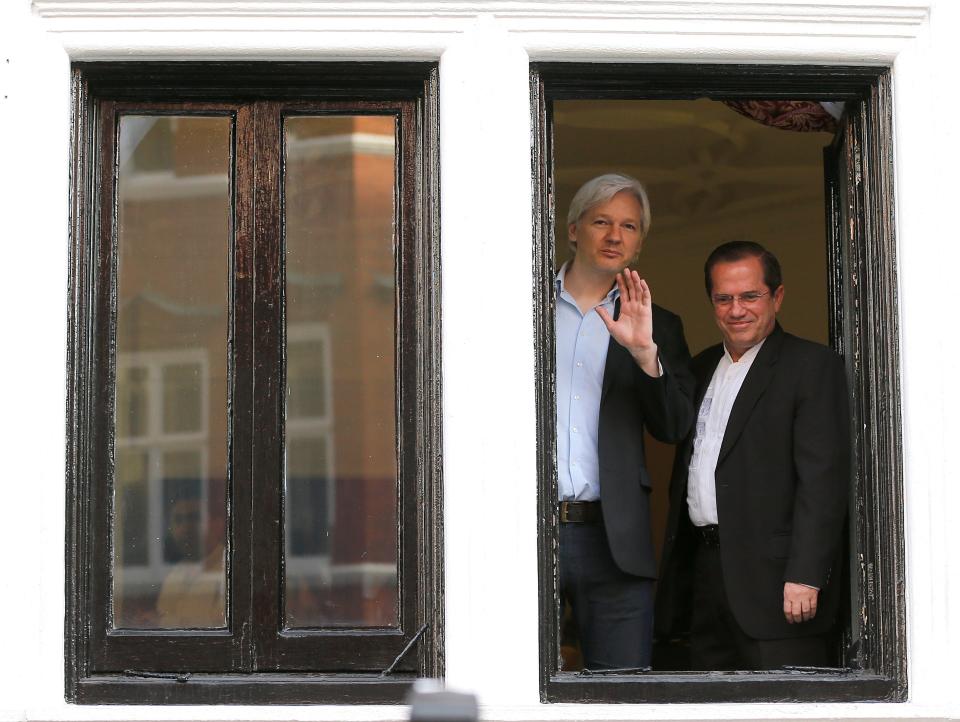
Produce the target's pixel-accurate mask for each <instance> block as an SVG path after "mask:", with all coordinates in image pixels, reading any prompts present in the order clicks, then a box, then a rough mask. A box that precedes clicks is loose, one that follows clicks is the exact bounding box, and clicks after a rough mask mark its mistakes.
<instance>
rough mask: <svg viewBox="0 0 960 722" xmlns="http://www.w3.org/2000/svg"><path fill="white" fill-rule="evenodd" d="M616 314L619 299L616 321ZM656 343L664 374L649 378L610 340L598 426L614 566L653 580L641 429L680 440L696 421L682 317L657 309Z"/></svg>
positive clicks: (602, 488)
mask: <svg viewBox="0 0 960 722" xmlns="http://www.w3.org/2000/svg"><path fill="white" fill-rule="evenodd" d="M619 313H620V302H619V301H618V302H617V305H616V308H615V309H614V317H617V316H618V315H619ZM653 340H654V342H655V343H656V344H657V350H658V354H659V358H660V365H661V366H662V367H663V375H662V376H661V377H659V378H653V377H651V376H647V374H646V373H645V372H644V371H643V369H641V368H640V367H639V366H637V363H636V362H635V361H634V360H633V357H632V356H630V353H629V352H628V351H627V350H626V349H625V348H624V347H623V346H621V345H620V344H618V343H617V342H616V341H614V340H613V338H611V339H610V345H609V347H608V349H607V361H606V365H605V366H604V369H603V389H602V391H601V395H600V419H599V426H598V429H597V437H598V441H597V445H598V447H599V448H598V449H597V452H598V456H599V462H600V502H601V505H602V508H603V521H604V525H605V527H606V531H607V539H608V541H609V544H610V551H611V553H612V554H613V558H614V561H616V563H617V566H619V567H620V568H621V569H622V570H623V571H625V572H627V573H628V574H634V575H637V576H641V577H649V578H651V579H653V578H655V577H656V573H657V568H656V562H655V561H654V556H653V543H652V538H651V532H650V500H649V496H650V487H651V483H650V474H649V472H648V471H647V463H646V454H645V451H644V444H643V430H644V428H646V429H647V430H648V431H650V433H651V434H653V436H654V437H655V438H657V439H659V440H660V441H665V442H667V443H677V442H679V441H681V440H682V439H683V438H684V437H685V436H686V435H687V431H689V429H690V425H691V424H692V423H693V376H692V375H691V373H690V352H689V350H688V349H687V342H686V340H685V339H684V337H683V324H682V323H681V322H680V318H679V316H677V315H676V314H673V313H671V312H670V311H667V310H666V309H663V308H661V307H660V306H657V305H656V304H654V306H653Z"/></svg>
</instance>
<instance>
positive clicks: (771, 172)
mask: <svg viewBox="0 0 960 722" xmlns="http://www.w3.org/2000/svg"><path fill="white" fill-rule="evenodd" d="M831 140H832V135H831V134H830V133H824V132H810V133H800V132H791V131H785V130H780V129H777V128H771V127H768V126H765V125H762V124H761V123H758V122H756V121H753V120H750V119H748V118H745V117H743V116H741V115H739V114H738V113H736V112H735V111H733V110H731V109H730V108H728V107H727V106H725V105H724V104H723V103H721V102H718V101H713V100H706V99H701V100H626V101H621V100H617V101H594V100H590V101H557V102H556V103H555V106H554V153H555V155H554V164H555V165H554V177H555V183H556V185H555V187H556V214H557V217H556V219H555V223H556V255H557V263H558V265H559V264H561V263H563V261H565V260H567V258H569V257H570V248H569V245H568V243H567V225H566V213H567V209H568V208H569V205H570V201H571V199H572V198H573V195H574V193H576V191H577V189H578V188H579V187H580V186H581V185H582V184H583V183H584V182H585V181H587V180H589V179H590V178H593V177H594V176H597V175H600V174H601V173H610V172H623V173H627V174H629V175H632V176H634V177H635V178H637V179H638V180H640V182H641V183H643V184H644V186H645V187H646V188H647V193H648V195H649V198H650V206H651V219H652V225H651V227H650V234H649V235H648V236H647V238H646V239H645V241H644V245H643V250H642V251H641V253H640V258H639V261H638V262H637V264H636V268H637V270H638V271H639V272H640V275H641V276H642V277H644V278H645V279H646V280H647V281H648V283H649V284H650V289H651V292H652V294H653V299H654V301H655V302H656V303H658V304H660V305H661V306H664V307H665V308H668V309H670V310H671V311H673V312H674V313H677V314H679V315H680V316H681V318H682V319H683V324H684V330H685V332H686V337H687V343H688V345H689V346H690V351H691V353H692V354H694V355H695V354H696V353H697V352H699V351H701V350H702V349H704V348H706V347H708V346H711V345H713V344H715V343H718V342H719V341H720V334H719V330H718V329H717V327H716V324H715V323H714V320H713V310H712V307H711V305H710V303H709V301H708V300H707V296H706V291H705V289H704V281H703V263H704V261H705V260H706V257H707V255H708V254H709V253H710V251H711V250H712V249H713V248H714V247H716V246H717V245H719V244H720V243H722V242H724V241H728V240H736V239H746V240H753V241H757V242H758V243H761V244H763V245H764V246H766V247H767V248H769V249H770V250H771V251H772V252H773V253H774V254H775V255H776V256H777V258H778V259H779V260H780V263H781V266H782V268H783V277H784V289H785V296H784V303H783V307H782V309H781V312H780V315H779V318H780V321H781V324H782V325H783V327H784V328H785V329H786V330H787V331H790V332H791V333H794V334H796V335H798V336H803V337H806V338H810V339H814V340H816V341H819V342H821V343H827V342H828V321H827V318H828V317H827V285H826V281H827V276H826V234H825V227H824V222H825V210H824V177H823V160H822V159H823V148H824V147H825V146H826V145H829V143H830V142H831ZM646 443H647V458H648V464H649V468H650V471H651V474H652V477H653V480H654V494H653V496H652V499H651V501H652V504H651V508H652V516H653V519H652V521H653V533H654V544H655V546H656V549H657V554H658V555H659V553H660V546H661V544H662V541H663V533H664V526H665V521H666V513H667V501H668V499H667V496H668V495H667V486H668V484H669V477H670V468H671V464H672V461H673V446H672V445H667V444H661V443H659V442H657V441H655V440H654V439H652V438H651V437H649V436H648V437H647V439H646Z"/></svg>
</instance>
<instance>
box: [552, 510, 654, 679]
mask: <svg viewBox="0 0 960 722" xmlns="http://www.w3.org/2000/svg"><path fill="white" fill-rule="evenodd" d="M559 581H560V594H561V597H562V598H564V599H566V600H567V601H568V602H569V603H570V607H571V609H572V610H573V617H574V620H575V621H576V623H577V629H578V631H579V633H580V649H581V651H582V653H583V665H584V667H586V668H587V669H633V668H642V667H649V666H650V654H651V648H652V640H653V580H652V579H646V578H644V577H635V576H633V575H632V574H627V573H626V572H624V571H622V570H621V569H620V567H618V566H617V564H616V562H614V561H613V557H612V556H611V554H610V545H609V544H608V543H607V534H606V531H605V530H604V527H603V522H602V521H601V522H599V523H595V524H561V525H560V580H559Z"/></svg>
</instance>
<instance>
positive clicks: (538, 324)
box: [530, 62, 907, 703]
mask: <svg viewBox="0 0 960 722" xmlns="http://www.w3.org/2000/svg"><path fill="white" fill-rule="evenodd" d="M530 91H531V93H530V97H531V118H532V121H533V153H532V166H533V167H532V178H533V186H534V188H533V197H534V225H533V259H532V260H533V275H534V293H533V307H534V334H535V345H536V349H535V355H536V399H537V435H538V438H537V441H538V443H537V469H538V478H539V479H540V483H539V489H538V512H539V514H538V517H539V518H538V566H539V572H540V573H539V614H540V699H541V701H542V702H632V703H665V702H694V703H697V702H775V701H790V702H849V701H859V700H874V701H877V700H879V701H895V702H900V701H905V700H906V699H907V668H906V664H907V663H906V618H905V599H904V589H903V583H902V580H903V570H904V558H905V557H904V555H905V552H904V526H903V478H902V476H903V451H902V443H901V438H902V430H901V414H900V400H901V394H900V361H899V335H900V331H899V316H898V308H897V295H896V294H897V288H898V286H897V267H896V237H895V232H894V231H895V225H894V214H893V208H894V195H893V166H892V158H893V153H892V145H893V133H892V99H891V73H890V69H889V68H886V67H866V66H830V65H823V66H817V65H747V64H729V65H708V64H695V63H603V64H600V63H559V62H543V63H532V64H531V68H530ZM701 97H707V98H711V99H718V100H719V99H737V100H747V99H754V98H755V99H784V100H804V99H808V100H843V101H847V103H848V105H849V106H850V108H851V109H849V110H848V112H847V113H846V115H845V123H846V126H845V129H844V140H845V145H844V148H843V156H842V158H841V157H837V156H838V153H839V152H840V151H838V150H836V149H834V150H833V151H827V153H826V154H825V159H826V160H825V166H826V167H829V163H830V162H831V160H830V159H831V158H834V161H833V162H835V163H839V164H840V165H839V166H838V167H842V168H843V169H845V171H846V172H845V177H843V178H839V179H835V182H833V183H830V179H829V178H825V182H826V183H827V185H826V188H827V193H826V205H827V208H826V213H827V235H828V239H827V240H826V243H827V249H828V252H827V258H828V268H827V272H828V284H827V286H828V297H829V298H828V302H829V306H830V308H829V313H830V337H831V343H832V344H833V345H834V347H835V348H836V349H837V351H839V352H840V353H841V354H843V355H844V359H845V363H846V365H847V371H848V377H849V379H850V401H851V430H852V434H853V435H852V441H853V450H854V451H853V453H854V463H853V469H854V471H853V473H854V478H853V480H852V484H853V488H854V491H853V494H852V495H851V509H852V510H858V511H859V515H858V516H857V517H856V521H858V522H859V521H861V520H864V519H866V520H867V521H866V523H856V524H854V525H853V527H854V528H853V530H852V534H851V536H850V540H851V545H855V546H856V548H857V549H858V551H859V555H860V558H861V559H862V563H861V565H860V568H859V569H853V570H851V573H852V574H854V575H855V578H856V587H857V589H858V590H859V591H858V594H859V599H858V600H857V603H858V605H859V608H860V609H861V613H860V614H859V615H858V622H859V624H860V625H861V630H862V633H861V634H860V637H859V639H858V640H852V639H845V642H846V646H847V657H848V659H847V660H845V661H846V665H847V666H845V667H843V668H838V669H836V670H833V669H831V670H803V671H801V670H796V671H789V672H755V673H747V672H730V673H723V672H710V673H697V672H690V673H657V672H653V673H643V674H634V675H630V674H618V673H610V674H604V673H599V674H598V673H593V674H583V673H578V672H560V671H558V668H559V665H558V659H559V628H558V626H559V611H560V610H559V595H558V593H557V588H556V584H557V577H556V570H557V561H556V550H557V545H558V526H559V525H558V523H557V518H556V516H557V514H556V509H557V484H556V479H557V471H556V399H555V390H554V386H555V378H556V370H555V352H554V343H553V339H554V310H555V304H556V298H555V295H556V291H555V284H554V270H553V269H554V268H555V260H554V258H555V256H554V239H555V234H554V218H555V208H554V193H553V187H552V182H553V167H552V162H553V157H554V155H553V137H552V127H553V126H552V123H553V110H552V109H553V102H554V101H555V100H568V99H570V100H572V99H576V100H586V99H597V100H599V99H621V100H626V99H632V100H651V99H673V100H676V99H695V98H701ZM831 152H832V154H833V155H831ZM841 191H843V193H844V194H841ZM842 221H850V225H851V226H852V227H853V229H854V230H853V233H852V234H845V231H844V228H845V226H847V224H846V223H843V222H842ZM851 518H852V519H853V518H854V517H853V516H852V517H851ZM851 548H853V547H851Z"/></svg>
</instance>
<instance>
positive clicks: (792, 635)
mask: <svg viewBox="0 0 960 722" xmlns="http://www.w3.org/2000/svg"><path fill="white" fill-rule="evenodd" d="M704 276H705V283H706V288H707V295H708V297H709V298H710V301H711V304H712V307H713V313H714V319H715V321H716V323H717V326H718V327H719V329H720V335H721V337H722V339H723V343H721V344H718V345H716V346H713V347H711V348H708V349H706V350H705V351H703V352H702V353H700V354H698V355H697V356H696V357H695V358H694V360H693V363H692V368H693V371H694V375H695V376H696V379H697V390H696V397H695V398H696V401H695V406H694V408H696V409H697V420H696V423H695V425H694V429H693V430H692V431H691V433H690V436H689V437H688V439H687V441H686V442H685V444H684V445H683V446H681V447H680V448H679V449H678V451H677V456H676V461H675V463H674V472H673V479H672V482H671V489H670V515H669V518H668V523H667V538H666V543H665V545H664V556H663V565H662V570H663V573H662V574H661V581H660V590H659V592H658V599H657V631H658V633H659V634H660V636H661V638H670V637H676V636H678V634H679V635H682V634H683V633H685V632H689V637H690V662H691V666H692V667H693V668H694V669H702V670H714V669H715V670H724V669H743V670H761V669H777V668H781V667H784V666H815V667H822V666H827V665H828V664H830V652H829V648H828V647H829V634H830V632H831V629H832V627H833V623H834V618H835V616H836V613H837V608H838V605H839V600H840V597H841V595H842V593H843V590H842V589H841V588H840V584H838V581H839V577H840V576H841V571H842V567H841V559H842V557H841V554H842V549H843V544H842V534H843V525H844V518H845V514H846V509H847V498H848V489H849V484H850V460H849V456H850V441H849V411H848V401H847V384H846V376H845V373H844V366H843V362H842V361H841V359H840V358H839V357H838V356H837V355H836V354H835V353H834V352H833V351H831V350H830V349H828V348H826V347H824V346H821V345H820V344H816V343H813V342H811V341H806V340H803V339H800V338H797V337H796V336H792V335H790V334H789V333H786V332H785V331H784V330H783V329H782V328H781V327H780V325H779V324H778V323H777V312H778V311H779V310H780V306H781V304H782V303H783V296H784V290H783V283H782V276H781V271H780V264H779V262H778V261H777V259H776V257H775V256H774V255H773V254H772V253H770V252H769V251H767V250H766V249H765V248H763V246H761V245H759V244H757V243H752V242H749V241H735V242H731V243H725V244H723V245H721V246H719V247H718V248H716V249H715V250H714V251H713V252H712V253H711V254H710V256H709V258H708V259H707V262H706V265H705V267H704Z"/></svg>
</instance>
